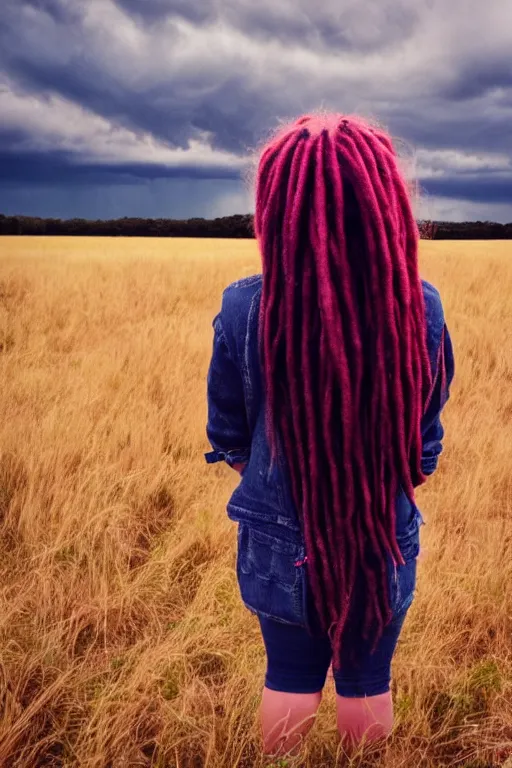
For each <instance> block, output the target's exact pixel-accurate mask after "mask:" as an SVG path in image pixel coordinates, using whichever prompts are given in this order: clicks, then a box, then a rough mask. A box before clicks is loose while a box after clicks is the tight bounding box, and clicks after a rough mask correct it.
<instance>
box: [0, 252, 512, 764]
mask: <svg viewBox="0 0 512 768" xmlns="http://www.w3.org/2000/svg"><path fill="white" fill-rule="evenodd" d="M421 259H422V271H423V275H424V276H425V277H426V278H427V279H430V280H431V281H433V282H434V283H435V284H436V285H437V286H438V287H439V289H440V291H441V293H442V296H443V299H444V303H445V309H446V315H447V320H448V324H449V327H450V330H451V332H452V336H453V340H454V345H455V352H456V362H457V372H456V381H455V385H454V387H453V390H452V399H451V401H450V403H449V405H448V407H447V410H446V414H445V418H444V423H445V427H446V432H447V434H446V441H445V446H446V447H445V453H444V455H443V457H442V462H441V466H440V469H439V471H438V473H437V474H436V475H434V476H433V478H431V479H430V481H429V482H428V484H427V485H426V486H425V487H424V488H423V489H422V490H421V492H420V507H421V508H422V511H423V513H424V516H425V518H426V521H427V525H426V526H425V527H424V528H423V529H422V537H423V538H422V544H423V545H424V546H425V548H426V550H427V552H426V555H425V557H424V558H423V559H422V560H421V561H420V565H419V583H418V591H417V598H416V601H415V603H414V605H413V608H412V609H411V612H410V614H409V618H408V620H407V623H406V627H405V629H404V633H403V635H402V640H401V643H400V645H399V649H398V651H397V654H396V657H395V662H394V682H393V691H394V696H395V702H396V715H397V717H396V728H395V732H394V735H393V737H392V739H391V740H390V742H389V744H387V745H386V746H385V747H384V748H383V749H380V750H377V749H375V748H374V749H373V750H367V751H366V752H365V753H364V754H359V755H357V756H355V757H353V758H352V763H351V764H352V765H354V766H363V765H364V766H381V765H382V766H386V767H388V768H399V766H400V767H403V768H417V767H418V768H419V767H421V768H434V767H435V768H440V767H442V766H461V767H462V766H465V768H490V767H491V766H500V765H509V766H510V765H511V764H512V531H511V527H512V515H511V512H512V450H511V447H510V446H511V441H512V330H511V329H512V298H511V297H512V244H510V243H507V242H495V243H488V242H481V243H467V242H466V243H463V242H459V243H454V242H444V243H443V242H438V243H437V242H422V244H421ZM258 269H259V263H258V256H257V251H256V245H255V243H254V242H251V241H219V240H216V241H213V240H142V239H141V240H139V239H130V240H116V239H95V238H89V239H67V238H62V239H50V238H49V239H45V238H3V239H1V240H0V369H1V374H0V375H1V379H0V381H1V389H0V413H1V424H0V766H1V767H2V768H4V767H9V768H11V766H12V767H13V768H32V767H33V766H87V768H89V767H90V768H107V767H111V768H125V767H127V768H131V767H132V766H134V767H135V766H158V768H164V766H168V767H169V768H171V767H172V768H202V767H203V766H204V767H205V768H235V766H240V767H242V766H245V768H252V767H253V766H254V768H258V767H259V766H263V765H272V762H271V761H269V760H267V761H266V762H265V760H263V759H262V758H261V757H260V751H259V750H260V747H259V730H258V723H257V707H258V697H259V692H260V688H261V685H262V680H263V673H264V664H265V658H264V652H263V646H262V643H261V641H260V638H259V633H258V626H257V622H256V620H255V619H254V618H253V617H252V616H251V614H249V613H248V612H247V611H246V610H245V609H244V607H243V606H242V604H241V602H240V600H239V596H238V588H237V583H236V576H235V571H234V562H235V541H236V530H235V526H234V525H233V524H232V523H231V522H230V521H229V520H228V519H227V517H226V514H225V511H224V509H225V503H226V501H227V498H228V496H229V494H230V492H231V490H232V489H233V487H234V483H235V482H236V477H235V475H234V474H230V470H228V469H227V468H226V467H223V466H222V467H214V468H211V467H210V468H208V467H207V466H206V465H205V464H204V462H203V452H204V451H205V450H207V448H208V446H207V442H206V439H205V421H206V402H205V376H206V370H207V366H208V363H209V354H210V346H211V339H212V332H211V320H212V318H213V316H214V314H215V312H216V311H217V309H218V307H219V302H220V296H221V292H222V289H223V287H224V286H225V285H226V284H228V283H229V282H231V281H232V280H234V279H236V278H238V277H241V276H245V275H248V274H252V273H254V272H255V271H258ZM333 699H334V695H333V692H332V691H331V690H328V691H327V693H326V696H325V698H324V702H323V704H322V708H321V714H320V716H319V719H318V722H317V724H316V726H315V728H314V730H313V732H312V735H311V737H310V738H309V740H308V742H307V745H306V747H305V749H304V751H303V753H302V755H301V757H300V759H299V760H298V761H297V760H296V761H295V762H294V763H292V762H291V761H289V760H281V761H277V762H274V763H273V765H274V766H281V768H285V766H288V765H290V766H291V765H292V764H293V765H301V766H307V767H308V768H320V767H321V766H334V765H337V764H339V765H348V764H349V763H348V761H347V760H346V759H345V757H344V756H343V754H342V751H341V749H340V748H339V746H338V739H337V734H336V729H335V717H334V708H333V703H334V701H333ZM507 758H509V759H508V762H507Z"/></svg>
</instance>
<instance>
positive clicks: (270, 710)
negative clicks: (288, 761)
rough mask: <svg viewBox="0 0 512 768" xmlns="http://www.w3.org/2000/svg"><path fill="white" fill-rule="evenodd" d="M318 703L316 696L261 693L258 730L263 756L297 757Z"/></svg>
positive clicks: (266, 690) (319, 698)
mask: <svg viewBox="0 0 512 768" xmlns="http://www.w3.org/2000/svg"><path fill="white" fill-rule="evenodd" d="M321 700H322V692H321V691H319V692H318V693H283V692H281V691H272V690H270V688H264V689H263V698H262V701H261V727H262V731H263V749H264V752H265V754H266V755H272V756H279V755H288V754H297V753H298V752H299V750H300V747H301V745H302V743H303V740H304V738H305V736H306V734H307V733H308V731H309V730H310V729H311V727H312V726H313V723H314V722H315V715H316V712H317V710H318V707H319V706H320V701H321Z"/></svg>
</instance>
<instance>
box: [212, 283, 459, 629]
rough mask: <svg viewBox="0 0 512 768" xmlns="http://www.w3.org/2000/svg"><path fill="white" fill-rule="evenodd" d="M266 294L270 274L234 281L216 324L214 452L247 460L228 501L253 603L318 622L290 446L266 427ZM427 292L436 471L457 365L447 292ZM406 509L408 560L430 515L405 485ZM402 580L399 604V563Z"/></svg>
mask: <svg viewBox="0 0 512 768" xmlns="http://www.w3.org/2000/svg"><path fill="white" fill-rule="evenodd" d="M261 292H262V277H261V275H257V276H255V277H248V278H245V279H243V280H239V281H238V282H236V283H233V284H232V285H230V286H229V287H228V288H227V289H226V290H225V291H224V295H223V300H222V308H221V311H220V313H219V314H218V315H217V316H216V317H215V319H214V321H213V328H214V341H213V354H212V359H211V363H210V368H209V372H208V425H207V435H208V439H209V441H210V443H211V445H212V448H213V451H212V452H210V453H207V454H206V461H207V462H208V463H214V462H217V461H225V462H226V463H227V464H228V465H230V466H233V465H234V464H244V465H245V469H244V470H243V474H242V477H241V480H240V483H239V485H238V487H237V488H236V489H235V491H234V493H233V495H232V496H231V499H230V500H229V503H228V507H227V511H228V515H229V517H230V518H231V519H232V520H234V521H235V522H237V523H238V524H239V526H238V555H237V575H238V581H239V586H240V591H241V595H242V599H243V601H244V603H245V605H246V606H247V607H248V608H249V609H250V610H251V611H253V612H254V613H258V614H262V615H264V616H269V617H272V618H274V619H277V620H279V621H283V622H285V623H291V624H298V625H301V626H308V615H307V614H308V611H307V594H306V593H307V577H306V563H305V560H306V554H307V553H306V552H305V547H304V540H303V535H302V532H301V528H300V524H299V519H298V515H297V511H296V509H295V505H294V503H293V500H292V495H291V486H290V481H289V477H288V470H287V466H286V462H285V460H284V457H283V452H282V449H280V447H279V443H278V451H277V453H278V457H277V461H274V462H271V460H270V447H269V444H268V440H267V436H266V432H265V406H264V397H263V384H262V373H261V368H260V357H259V344H258V320H259V309H260V300H261ZM423 292H424V297H425V305H426V318H427V344H428V351H429V357H430V363H431V368H432V381H433V386H432V390H431V394H430V397H429V401H428V403H427V404H426V407H425V414H424V418H423V422H422V435H423V454H422V469H423V472H424V473H425V474H426V475H431V474H432V473H433V472H434V470H435V469H436V467H437V462H438V458H439V454H440V453H441V451H442V439H443V436H444V431H443V427H442V425H441V421H440V413H441V410H442V408H443V407H444V405H445V403H446V401H447V399H448V395H449V386H450V383H451V380H452V378H453V370H454V363H453V351H452V345H451V341H450V336H449V334H448V330H447V328H446V325H445V321H444V314H443V308H442V305H441V299H440V297H439V294H438V292H437V290H436V289H435V288H434V287H433V286H432V285H430V284H429V283H427V282H423ZM396 516H397V540H398V543H399V546H400V549H401V551H402V555H403V557H404V559H405V561H406V562H407V561H415V559H416V556H417V554H418V551H419V527H420V524H421V523H422V522H423V519H422V517H421V514H420V512H419V510H418V509H417V507H416V506H415V505H413V504H412V502H411V501H410V500H409V499H408V498H407V497H406V496H405V494H404V493H403V491H402V492H400V493H399V494H398V498H397V503H396ZM394 582H395V590H394V594H395V606H394V607H395V608H396V609H398V608H399V607H400V606H398V605H397V603H398V602H400V594H399V592H400V589H399V587H400V585H399V584H398V582H397V579H396V568H395V579H394ZM392 586H393V585H392ZM397 587H398V588H397ZM402 591H403V590H402ZM410 599H411V600H412V597H410ZM401 607H402V608H403V607H404V606H401Z"/></svg>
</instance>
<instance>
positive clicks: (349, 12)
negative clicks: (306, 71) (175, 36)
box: [116, 0, 418, 53]
mask: <svg viewBox="0 0 512 768" xmlns="http://www.w3.org/2000/svg"><path fill="white" fill-rule="evenodd" d="M116 3H117V5H118V6H120V7H121V8H123V9H125V10H127V11H128V12H129V13H131V14H133V15H135V16H137V17H138V18H139V19H140V20H141V21H142V22H143V23H147V24H154V23H155V22H162V21H164V20H169V19H173V18H181V19H184V20H186V21H189V22H192V23H195V24H207V23H211V22H214V21H223V22H225V23H227V24H229V25H230V26H232V27H233V28H235V29H238V30H240V31H241V32H244V33H245V34H247V35H248V36H250V37H252V38H254V37H256V38H264V39H269V38H271V39H274V40H279V41H280V42H283V43H285V44H293V45H297V44H298V45H304V46H307V47H308V48H313V49H325V48H336V49H337V50H340V49H342V50H356V51H359V52H365V53H366V52H370V51H377V50H382V49H386V48H388V47H390V46H392V45H394V44H396V43H397V42H399V41H400V40H401V39H403V37H404V36H408V35H410V34H411V32H412V30H413V29H414V27H415V26H416V24H417V23H418V13H417V11H416V10H415V9H414V8H412V7H411V4H410V3H406V2H402V1H401V0H396V1H395V2H394V3H393V4H389V3H386V2H384V3H381V10H380V11H379V10H378V5H377V4H375V3H373V2H370V5H371V6H372V7H373V11H374V17H373V18H372V17H371V16H370V17H368V18H367V25H366V29H365V33H364V34H360V33H359V34H358V31H357V29H354V25H353V16H354V9H353V7H351V6H350V4H348V5H347V4H346V6H345V7H343V6H342V4H341V3H339V2H334V0H327V1H326V2H323V3H321V4H318V5H314V4H313V3H309V2H308V3H305V2H301V1H300V0H293V1H291V0H290V1H289V2H275V0H267V1H266V2H261V0H260V2H259V3H255V2H253V0H203V2H201V3H192V2H190V1H189V0H145V1H144V2H143V3H142V2H140V0H116ZM376 8H377V14H376V17H375V9H376Z"/></svg>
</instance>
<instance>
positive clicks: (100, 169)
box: [0, 151, 240, 186]
mask: <svg viewBox="0 0 512 768" xmlns="http://www.w3.org/2000/svg"><path fill="white" fill-rule="evenodd" d="M239 176H240V173H239V171H236V170H234V169H231V168H226V167H223V166H204V165H203V166H201V167H199V166H197V165H195V166H194V165H186V164H183V165H180V166H177V167H169V166H166V165H156V164H154V163H120V164H117V163H116V164H115V165H114V164H111V165H109V164H106V163H102V164H99V163H84V164H77V163H76V158H75V156H74V155H73V154H72V153H69V152H58V151H56V152H46V153H45V154H41V153H40V152H27V153H24V154H22V155H14V154H10V153H9V152H1V151H0V184H2V183H6V182H8V183H9V184H10V183H17V184H26V183H27V182H29V183H31V184H44V185H49V186H52V185H54V186H58V185H60V184H79V185H87V184H108V185H112V184H137V183H141V182H143V181H145V180H149V181H152V180H154V179H183V178H186V179H237V178H239Z"/></svg>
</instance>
